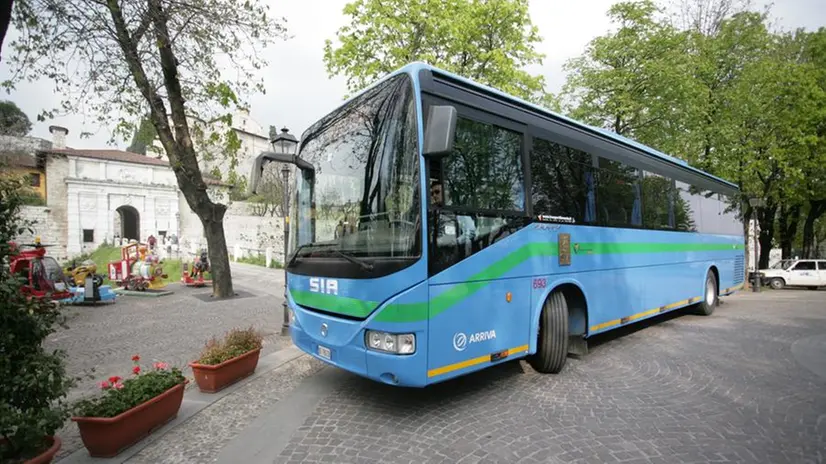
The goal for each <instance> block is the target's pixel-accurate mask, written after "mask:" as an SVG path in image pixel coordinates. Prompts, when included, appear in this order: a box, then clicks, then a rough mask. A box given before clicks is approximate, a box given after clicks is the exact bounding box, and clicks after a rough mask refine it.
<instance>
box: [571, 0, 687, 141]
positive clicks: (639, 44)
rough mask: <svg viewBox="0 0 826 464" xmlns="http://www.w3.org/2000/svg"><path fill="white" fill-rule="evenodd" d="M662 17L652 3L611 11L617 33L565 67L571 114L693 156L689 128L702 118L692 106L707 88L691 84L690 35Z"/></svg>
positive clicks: (592, 45) (620, 5)
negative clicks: (687, 129) (687, 126)
mask: <svg viewBox="0 0 826 464" xmlns="http://www.w3.org/2000/svg"><path fill="white" fill-rule="evenodd" d="M661 14H662V11H661V10H660V9H658V8H657V7H656V6H655V4H654V3H653V2H652V1H649V0H644V1H639V2H627V3H617V4H615V5H613V6H612V7H611V8H610V9H609V11H608V15H609V17H610V18H611V19H612V22H614V23H615V24H616V25H617V26H618V27H619V29H618V30H617V31H616V32H614V33H610V34H607V35H605V36H601V37H597V38H595V39H594V40H592V41H591V43H590V44H589V45H588V47H587V49H586V51H585V53H584V55H583V56H581V57H578V58H576V59H573V60H571V61H569V62H568V63H566V66H565V67H566V69H567V70H568V71H569V73H570V74H569V79H568V81H567V83H566V85H565V94H566V97H567V99H568V104H567V108H566V109H567V110H568V112H570V113H571V115H572V116H573V117H575V118H578V119H581V120H584V121H586V122H588V123H590V124H593V125H596V126H599V127H604V128H607V129H610V130H612V131H614V132H616V133H618V134H622V135H625V136H628V137H632V138H634V139H636V140H639V141H640V142H642V143H646V144H652V145H654V146H656V147H657V148H659V149H661V150H663V151H666V152H668V153H675V154H685V153H687V152H690V151H691V150H692V147H691V146H690V141H689V140H685V135H686V125H687V124H688V123H689V122H690V121H692V120H693V119H695V118H697V117H698V116H697V112H698V109H697V108H696V105H693V104H691V103H690V102H693V101H696V100H698V99H700V98H701V97H702V93H701V90H702V89H701V87H700V86H699V85H698V84H697V83H696V82H695V81H694V80H693V79H692V74H693V66H694V62H693V60H692V58H691V55H690V53H689V48H690V43H689V42H688V40H687V35H686V34H685V33H682V32H679V31H677V30H676V29H674V28H673V27H671V26H669V25H668V24H665V23H663V22H661V21H658V20H657V17H658V15H661ZM674 102H679V103H680V104H674Z"/></svg>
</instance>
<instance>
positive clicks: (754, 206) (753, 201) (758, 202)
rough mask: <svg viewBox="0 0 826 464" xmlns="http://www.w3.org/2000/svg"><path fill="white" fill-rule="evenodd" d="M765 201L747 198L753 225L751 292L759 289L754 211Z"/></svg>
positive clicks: (758, 241) (758, 256) (755, 217)
mask: <svg viewBox="0 0 826 464" xmlns="http://www.w3.org/2000/svg"><path fill="white" fill-rule="evenodd" d="M764 204H765V202H764V201H763V199H762V198H749V205H750V206H751V208H752V212H753V213H752V222H753V223H754V225H753V226H752V229H753V230H754V285H752V287H751V290H752V291H753V292H759V291H760V268H759V266H758V263H759V262H760V253H759V252H758V251H757V245H758V244H759V243H760V240H759V239H758V238H757V214H756V213H755V212H754V211H756V209H757V208H759V207H761V206H763V205H764Z"/></svg>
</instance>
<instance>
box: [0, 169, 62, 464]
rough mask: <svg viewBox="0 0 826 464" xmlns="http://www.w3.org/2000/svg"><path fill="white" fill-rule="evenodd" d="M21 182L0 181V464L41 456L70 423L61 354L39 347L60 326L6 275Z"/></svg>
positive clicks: (47, 306) (49, 307)
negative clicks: (0, 443)
mask: <svg viewBox="0 0 826 464" xmlns="http://www.w3.org/2000/svg"><path fill="white" fill-rule="evenodd" d="M22 185H23V184H22V183H21V182H20V180H19V179H15V178H12V177H6V176H0V353H2V356H0V438H4V439H6V444H5V445H3V446H2V447H0V460H2V461H3V462H16V461H17V460H25V458H30V457H33V456H35V455H37V454H39V453H40V452H42V451H44V445H45V443H44V441H43V439H44V438H45V437H46V436H50V435H54V433H55V431H56V430H58V429H59V428H60V427H61V426H62V425H63V423H64V421H65V420H66V418H67V417H68V413H69V412H68V408H67V406H66V404H65V402H64V401H65V397H66V395H67V393H68V392H69V389H70V388H71V387H72V386H73V385H74V382H75V379H74V378H71V377H69V376H68V375H67V374H66V370H65V364H64V362H65V361H64V360H65V353H64V352H62V351H54V352H47V351H46V350H45V348H44V347H43V342H44V340H45V339H46V337H48V336H49V334H51V333H53V332H54V331H55V329H56V324H58V323H60V322H61V320H60V318H61V315H60V311H59V310H58V308H57V306H55V305H54V304H52V302H51V300H50V299H49V298H48V297H46V298H42V299H39V298H32V299H27V298H26V296H25V295H24V294H23V292H22V291H21V289H20V287H21V281H20V280H18V279H17V278H16V277H15V276H13V275H11V274H10V272H9V267H8V265H9V264H10V262H11V261H10V260H11V257H12V256H13V254H14V253H16V251H15V250H13V249H12V248H11V247H10V245H9V242H10V241H11V240H13V239H14V238H15V237H17V236H18V235H20V234H21V233H22V232H24V231H25V230H26V229H27V225H26V224H25V223H24V221H22V219H21V218H20V206H21V204H22V199H21V197H20V195H19V192H20V189H21V187H22Z"/></svg>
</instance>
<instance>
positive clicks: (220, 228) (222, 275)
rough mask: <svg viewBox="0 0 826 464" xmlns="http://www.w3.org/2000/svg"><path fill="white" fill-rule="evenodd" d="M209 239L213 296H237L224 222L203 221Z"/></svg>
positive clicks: (220, 220)
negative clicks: (234, 288) (233, 283)
mask: <svg viewBox="0 0 826 464" xmlns="http://www.w3.org/2000/svg"><path fill="white" fill-rule="evenodd" d="M201 224H203V226H204V234H206V239H207V247H208V249H207V251H208V253H209V271H210V274H212V296H214V297H216V298H227V297H231V296H233V295H234V294H235V292H234V291H233V288H232V271H231V270H230V268H229V253H228V252H227V247H226V238H225V237H224V221H223V218H222V219H219V220H213V219H209V218H207V219H201Z"/></svg>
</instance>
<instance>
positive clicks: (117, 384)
mask: <svg viewBox="0 0 826 464" xmlns="http://www.w3.org/2000/svg"><path fill="white" fill-rule="evenodd" d="M112 386H113V387H115V390H122V389H123V384H122V383H116V384H114V385H112Z"/></svg>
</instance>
